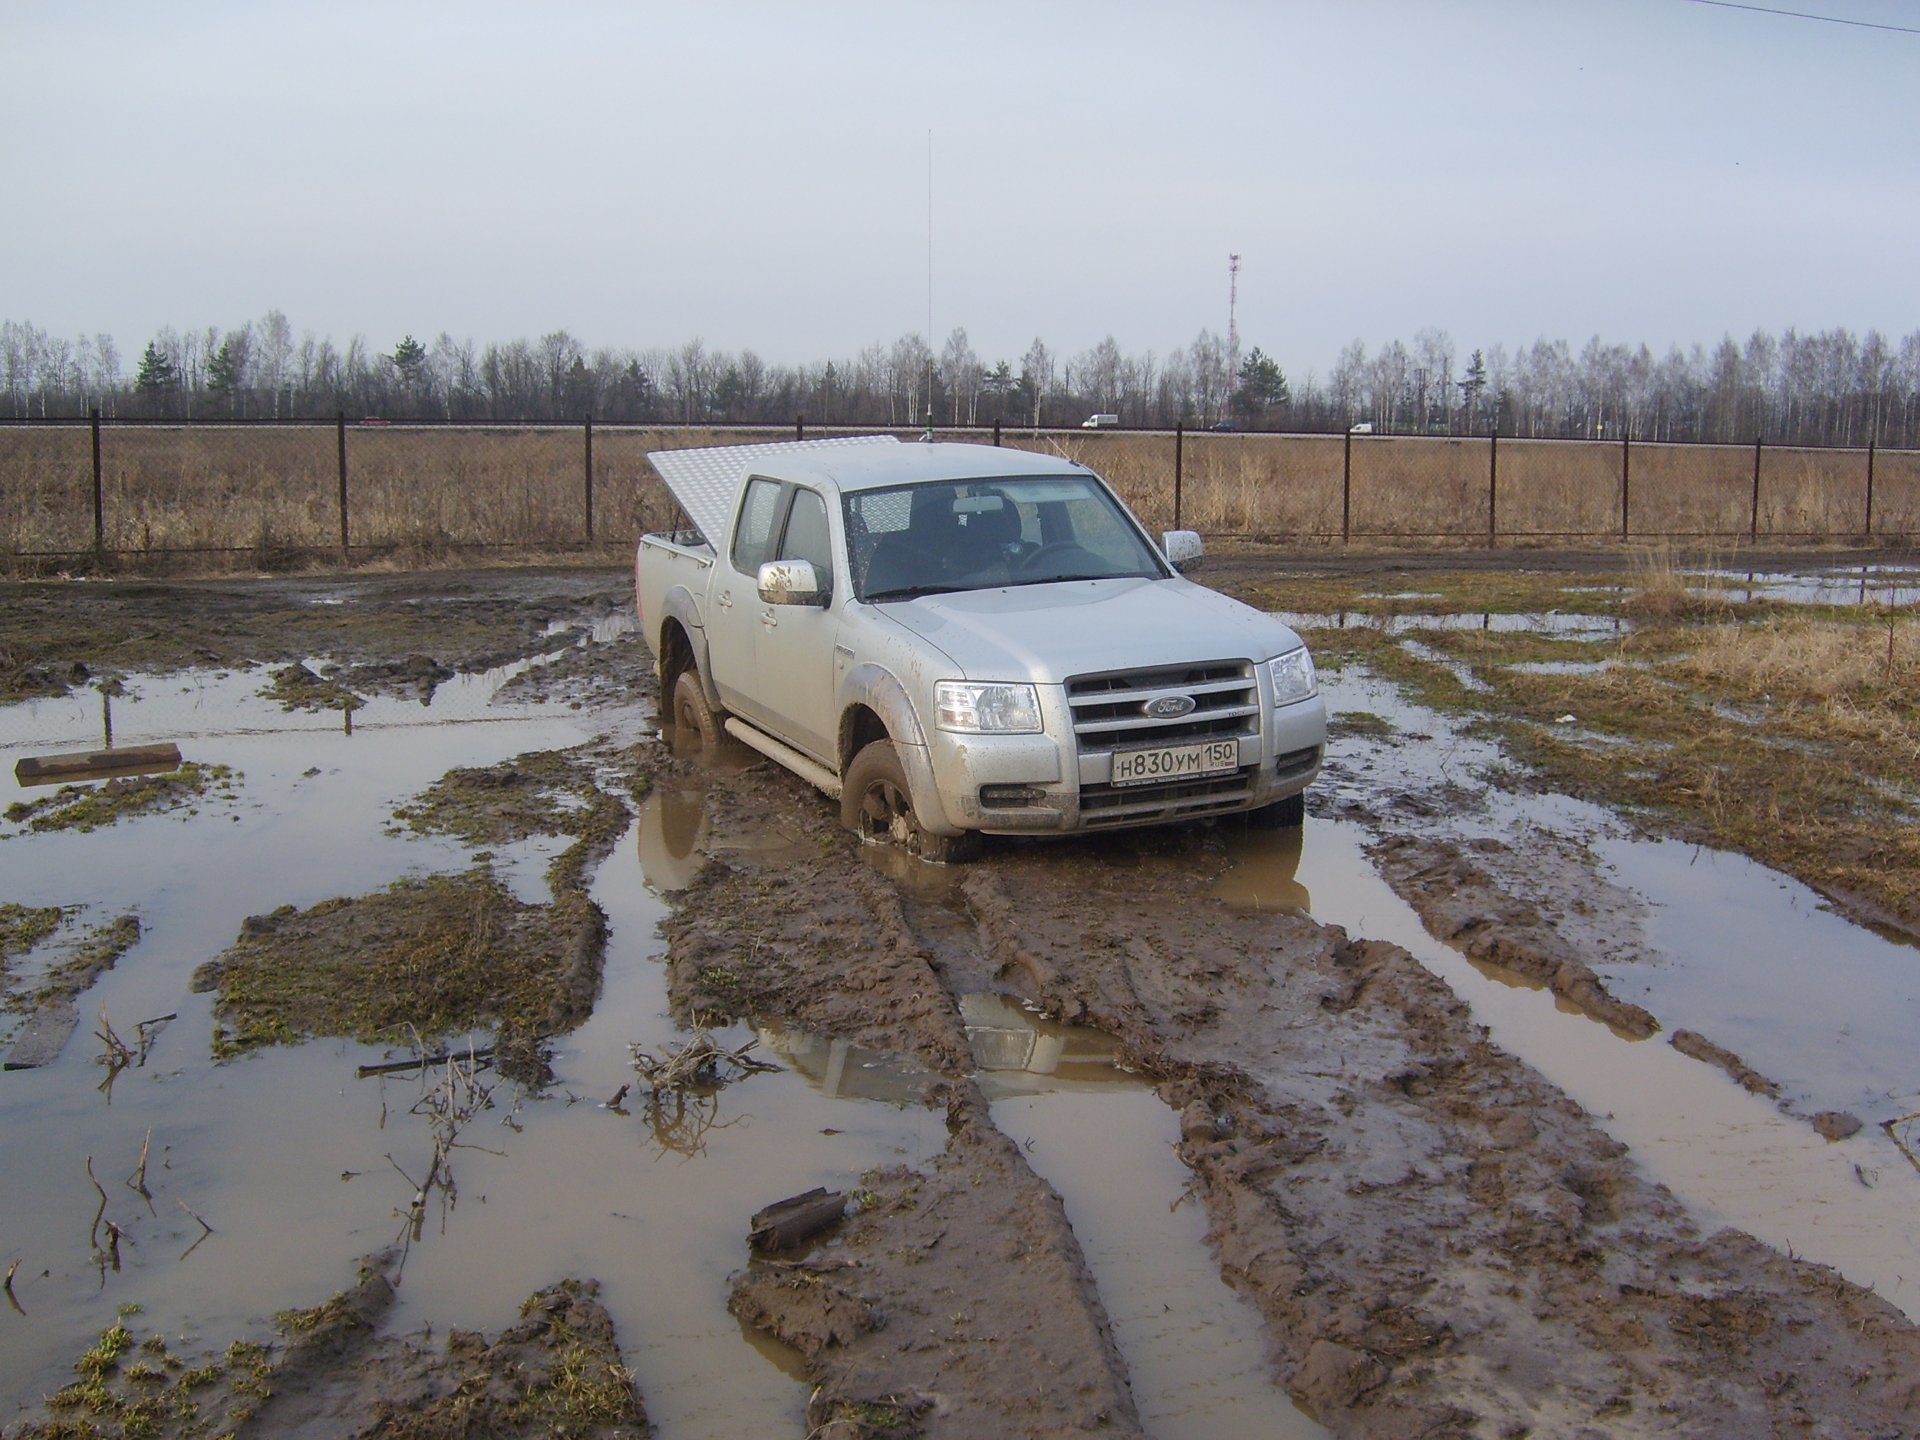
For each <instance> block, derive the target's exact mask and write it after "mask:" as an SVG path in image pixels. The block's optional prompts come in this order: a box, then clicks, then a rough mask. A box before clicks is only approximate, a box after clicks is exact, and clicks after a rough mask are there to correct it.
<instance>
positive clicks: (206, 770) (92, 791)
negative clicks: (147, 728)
mask: <svg viewBox="0 0 1920 1440" xmlns="http://www.w3.org/2000/svg"><path fill="white" fill-rule="evenodd" d="M241 778H242V777H241V775H240V772H239V771H237V770H233V769H231V768H229V767H228V766H225V765H202V764H199V763H197V762H195V761H192V760H189V761H188V762H187V763H186V764H184V765H182V766H181V767H180V768H179V769H178V770H174V771H171V772H169V773H168V774H165V775H122V776H119V777H117V778H115V779H112V780H107V781H103V782H101V783H100V784H98V785H62V786H61V787H60V788H59V789H58V790H55V791H54V792H53V793H52V794H50V795H42V796H40V797H39V798H37V799H34V800H16V801H15V802H14V803H13V804H11V805H9V806H8V807H7V809H6V818H7V819H8V820H10V821H12V822H13V823H14V824H16V825H24V826H26V827H27V829H29V830H34V831H43V832H44V831H49V830H77V831H80V832H83V833H84V832H87V831H92V830H98V829H100V828H101V827H102V826H104V825H112V824H114V823H115V822H116V821H119V820H125V819H128V818H130V817H132V816H135V815H156V814H177V815H179V817H180V818H181V819H183V820H185V819H191V818H192V817H193V816H195V815H198V814H199V813H200V807H201V805H202V804H203V803H205V802H207V801H209V800H223V801H230V800H232V799H233V798H234V795H235V793H236V786H237V784H238V782H239V780H240V779H241Z"/></svg>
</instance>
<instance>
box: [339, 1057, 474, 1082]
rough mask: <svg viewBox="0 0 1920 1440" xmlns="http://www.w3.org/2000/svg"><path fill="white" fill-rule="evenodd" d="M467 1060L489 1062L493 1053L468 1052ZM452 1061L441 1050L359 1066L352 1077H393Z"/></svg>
mask: <svg viewBox="0 0 1920 1440" xmlns="http://www.w3.org/2000/svg"><path fill="white" fill-rule="evenodd" d="M467 1058H468V1060H469V1061H479V1060H491V1059H492V1058H493V1051H492V1050H470V1051H468V1052H467ZM454 1059H455V1056H454V1055H452V1054H451V1053H450V1052H448V1051H445V1050H443V1051H441V1052H440V1053H439V1054H438V1055H420V1056H415V1057H414V1058H413V1059H411V1060H381V1061H377V1062H376V1063H374V1064H372V1065H361V1066H359V1067H358V1068H357V1069H355V1071H354V1075H355V1077H356V1078H358V1079H361V1080H364V1079H366V1078H367V1077H368V1076H369V1075H393V1074H397V1073H398V1072H399V1071H402V1070H424V1069H426V1068H427V1067H428V1066H430V1065H445V1064H448V1063H450V1062H451V1061H453V1060H454Z"/></svg>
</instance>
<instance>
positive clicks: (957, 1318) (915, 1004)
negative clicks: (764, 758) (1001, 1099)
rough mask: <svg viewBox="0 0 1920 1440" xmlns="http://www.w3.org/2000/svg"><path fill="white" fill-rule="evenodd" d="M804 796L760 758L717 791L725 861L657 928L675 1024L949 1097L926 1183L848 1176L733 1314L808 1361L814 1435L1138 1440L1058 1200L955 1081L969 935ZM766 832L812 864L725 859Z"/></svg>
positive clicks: (1120, 1367)
mask: <svg viewBox="0 0 1920 1440" xmlns="http://www.w3.org/2000/svg"><path fill="white" fill-rule="evenodd" d="M812 799H813V797H812V796H811V794H810V793H802V792H799V791H798V790H797V787H795V786H794V785H793V784H792V783H791V782H788V781H787V780H786V779H785V778H784V777H783V776H781V775H779V774H778V773H777V772H771V771H770V769H769V768H768V767H756V768H755V769H752V770H748V771H746V772H743V773H741V774H738V775H735V776H728V777H722V778H718V779H716V781H715V783H714V785H713V788H712V790H711V791H710V792H709V796H708V805H709V815H710V817H711V819H712V827H713V828H712V832H711V833H712V835H713V837H715V838H714V840H712V841H710V844H711V845H712V848H713V849H714V850H715V851H718V852H720V853H717V854H715V856H714V858H712V859H711V860H710V861H709V862H708V864H707V866H706V868H705V869H704V870H703V871H702V872H701V873H700V874H699V875H698V876H697V877H696V878H695V879H694V880H693V881H692V883H691V884H689V885H688V886H687V887H686V888H685V889H684V890H682V891H680V892H679V893H678V894H677V895H676V896H675V905H676V908H675V911H674V913H673V914H672V915H671V916H670V917H669V918H668V920H667V921H666V922H665V923H664V924H663V926H662V929H663V933H664V934H665V935H666V937H667V942H668V948H667V968H668V991H669V997H670V1000H671V1003H672V1005H673V1008H674V1012H675V1015H676V1017H678V1018H680V1019H681V1020H682V1021H683V1023H698V1022H701V1021H716V1020H719V1019H721V1018H726V1019H743V1018H747V1017H752V1018H753V1019H755V1020H757V1021H761V1022H765V1021H767V1020H770V1019H775V1018H777V1019H779V1020H780V1021H782V1022H785V1023H789V1024H792V1025H796V1026H799V1027H802V1028H805V1029H808V1030H814V1031H817V1032H820V1033H823V1034H827V1035H831V1036H834V1037H835V1038H839V1039H844V1040H847V1041H849V1042H851V1043H853V1044H856V1045H860V1046H863V1047H867V1048H869V1049H873V1050H878V1051H883V1052H891V1053H894V1054H898V1055H904V1056H910V1057H912V1058H913V1059H914V1060H916V1061H918V1062H919V1063H920V1064H921V1065H922V1066H924V1067H925V1068H926V1069H927V1070H928V1071H929V1072H930V1074H931V1075H933V1076H935V1077H937V1078H936V1079H935V1080H934V1081H933V1082H932V1084H931V1085H930V1091H929V1096H928V1099H929V1103H940V1102H942V1101H944V1103H945V1106H946V1120H947V1131H948V1139H947V1145H946V1148H945V1150H944V1151H943V1152H942V1154H941V1155H940V1156H939V1157H938V1158H937V1159H936V1160H935V1161H934V1162H933V1164H932V1165H931V1167H929V1168H928V1169H927V1170H925V1171H916V1170H913V1169H908V1168H894V1169H889V1170H886V1171H881V1172H876V1173H872V1174H869V1175H866V1176H863V1177H862V1179H861V1193H860V1196H859V1202H858V1204H857V1206H856V1211H855V1213H854V1214H853V1215H852V1216H851V1217H850V1218H849V1219H848V1220H847V1221H846V1222H845V1224H844V1225H843V1226H842V1227H841V1229H840V1231H839V1232H838V1235H837V1237H836V1239H835V1240H834V1242H833V1243H832V1245H831V1246H830V1247H829V1248H828V1249H826V1250H825V1251H824V1252H822V1253H821V1254H819V1255H818V1256H817V1257H816V1258H815V1260H814V1261H812V1262H810V1263H802V1264H800V1265H797V1266H793V1265H788V1266H772V1265H766V1264H761V1265H757V1266H755V1267H754V1268H751V1269H748V1270H746V1271H743V1272H741V1273H740V1274H738V1275H737V1276H736V1277H735V1282H734V1286H733V1291H732V1295H731V1300H730V1304H731V1308H732V1309H733V1310H734V1312H735V1314H737V1315H738V1316H740V1317H741V1318H742V1319H743V1320H746V1321H747V1322H748V1323H751V1324H753V1325H755V1326H757V1327H759V1328H761V1329H763V1330H765V1331H767V1332H768V1333H770V1334H773V1335H775V1336H777V1337H779V1338H780V1339H782V1340H785V1341H786V1342H787V1343H789V1344H791V1345H793V1346H794V1347H795V1348H796V1349H798V1350H799V1351H800V1352H801V1354H802V1355H803V1356H804V1357H805V1359H806V1368H807V1378H808V1379H809V1381H810V1382H811V1383H812V1384H813V1386H814V1392H813V1396H812V1399H811V1401H810V1402H809V1406H808V1424H809V1426H810V1427H813V1428H814V1429H816V1430H817V1429H820V1428H821V1427H825V1426H829V1425H832V1426H835V1427H836V1428H834V1429H833V1430H832V1432H831V1433H834V1434H847V1435H865V1434H882V1433H884V1434H920V1435H927V1436H943V1435H951V1436H976V1435H981V1434H1005V1435H1029V1436H1036V1437H1054V1436H1061V1437H1064V1436H1069V1435H1078V1434H1082V1433H1084V1432H1086V1431H1088V1430H1093V1429H1098V1430H1100V1431H1101V1432H1102V1433H1105V1434H1110V1435H1114V1436H1117V1437H1126V1436H1140V1435H1143V1434H1144V1432H1143V1431H1142V1430H1141V1428H1140V1424H1139V1420H1138V1417H1137V1414H1136V1413H1135V1409H1134V1405H1133V1400H1132V1397H1131V1395H1130V1393H1129V1391H1128V1388H1127V1382H1126V1377H1125V1367H1124V1364H1123V1362H1122V1361H1121V1358H1120V1355H1119V1351H1118V1349H1117V1347H1116V1346H1115V1344H1114V1341H1113V1338H1112V1335H1111V1331H1110V1325H1109V1322H1108V1318H1107V1315H1106V1313H1105V1311H1104V1309H1103V1308H1102V1306H1101V1303H1100V1299H1099V1296H1098V1294H1097V1292H1096V1290H1095V1288H1094V1282H1093V1277H1092V1273H1091V1271H1090V1270H1089V1269H1088V1267H1087V1263H1086V1259H1085V1257H1084V1255H1083V1254H1082V1252H1081V1249H1080V1246H1079V1243H1078V1241H1077V1240H1076V1239H1075V1237H1074V1234H1073V1230H1072V1227H1071V1226H1070V1225H1069V1223H1068V1221H1067V1217H1066V1212H1065V1209H1064V1207H1063V1206H1062V1204H1061V1202H1060V1199H1059V1197H1058V1196H1057V1195H1056V1194H1055V1193H1054V1191H1053V1190H1052V1188H1051V1187H1050V1186H1048V1185H1047V1184H1046V1182H1045V1181H1043V1180H1041V1179H1040V1178H1039V1177H1038V1176H1037V1175H1035V1174H1034V1172H1033V1171H1032V1169H1031V1168H1030V1167H1029V1166H1028V1165H1027V1163H1026V1160H1025V1158H1024V1156H1023V1155H1022V1154H1021V1151H1020V1148H1019V1146H1018V1145H1017V1144H1015V1143H1014V1142H1013V1141H1011V1140H1010V1139H1008V1138H1007V1137H1006V1136H1005V1135H1003V1134H1002V1133H1001V1132H1000V1131H999V1130H998V1129H997V1128H995V1126H994V1125H993V1122H992V1120H991V1118H990V1117H989V1114H988V1107H987V1104H986V1101H985V1099H984V1097H983V1096H982V1095H981V1093H980V1090H979V1088H978V1086H977V1085H976V1084H975V1083H974V1081H973V1080H972V1079H971V1078H970V1077H971V1073H972V1070H973V1059H972V1055H971V1053H970V1051H969V1049H968V1045H967V1036H966V1029H965V1026H964V1024H963V1022H962V1019H961V1015H960V1010H959V1005H958V1001H957V991H956V989H955V988H954V986H953V985H952V984H951V983H950V981H949V979H948V978H944V976H943V972H945V971H948V970H949V968H950V966H958V967H960V968H964V966H965V964H966V960H967V957H966V955H965V951H966V949H967V946H966V944H965V940H964V927H961V926H956V925H955V924H954V923H952V922H951V921H950V920H948V921H942V920H941V919H939V918H938V917H935V916H932V915H930V914H929V913H927V912H926V910H925V908H924V906H923V905H922V903H921V902H919V901H917V900H915V899H913V898H912V897H910V896H907V895H905V894H903V892H902V891H901V889H900V888H899V887H898V886H896V885H895V884H894V883H893V882H892V881H890V880H888V879H887V878H885V877H884V876H882V875H880V874H879V873H877V872H876V871H875V869H874V868H873V867H872V866H870V865H869V864H868V863H867V860H866V859H865V858H864V857H863V856H862V854H861V853H860V852H861V846H860V844H859V842H858V841H856V840H854V839H853V837H851V836H849V835H845V834H843V833H842V832H840V831H839V830H838V828H837V826H834V825H833V822H832V820H831V818H830V817H829V816H827V815H826V814H825V812H824V810H823V808H822V807H819V806H814V805H812V804H810V803H809V802H811V801H812ZM768 828H774V829H778V830H779V831H781V832H782V833H785V834H789V835H791V834H794V833H798V834H801V835H803V836H804V837H805V841H804V842H803V848H804V849H806V850H808V851H810V852H811V853H807V854H806V855H805V856H804V858H797V859H788V860H780V859H774V860H765V859H756V858H754V857H753V856H752V854H751V852H747V851H739V852H735V853H732V854H729V853H726V847H727V844H728V837H729V834H730V833H731V834H736V835H737V834H739V833H740V832H741V831H742V830H747V831H757V832H761V833H764V832H765V831H766V830H767V829H768ZM915 863H918V862H915ZM916 911H917V912H920V913H919V921H918V923H917V924H916V922H915V919H914V918H913V912H916ZM923 932H924V933H923ZM761 1198H762V1199H764V1200H768V1201H771V1200H773V1199H776V1198H779V1197H775V1196H766V1197H761Z"/></svg>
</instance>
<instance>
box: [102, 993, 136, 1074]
mask: <svg viewBox="0 0 1920 1440" xmlns="http://www.w3.org/2000/svg"><path fill="white" fill-rule="evenodd" d="M93 1033H94V1036H95V1038H97V1039H98V1040H99V1041H100V1043H101V1044H102V1045H104V1046H106V1047H107V1048H106V1053H105V1054H104V1055H102V1056H101V1057H100V1063H101V1064H102V1065H107V1066H111V1067H112V1068H113V1069H114V1070H116V1071H118V1070H124V1069H126V1068H127V1066H129V1065H131V1064H132V1063H133V1047H132V1046H130V1045H128V1044H127V1042H126V1041H124V1040H122V1039H121V1038H120V1036H119V1035H118V1034H116V1033H115V1031H114V1028H113V1022H112V1021H111V1020H109V1019H107V1007H106V1006H104V1005H102V1006H101V1007H100V1028H99V1029H98V1030H96V1031H94V1032H93Z"/></svg>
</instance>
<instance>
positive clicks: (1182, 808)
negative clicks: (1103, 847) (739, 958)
mask: <svg viewBox="0 0 1920 1440" xmlns="http://www.w3.org/2000/svg"><path fill="white" fill-rule="evenodd" d="M648 458H649V459H650V460H651V461H652V462H653V465H654V468H655V469H656V470H658V471H659V473H660V475H661V476H662V478H663V479H665V480H666V482H667V485H668V487H669V488H670V489H671V490H672V492H673V494H674V497H675V499H676V500H678V501H679V503H680V506H681V508H682V509H683V510H684V511H685V512H686V514H687V517H688V518H689V519H690V520H691V521H692V524H693V528H692V529H689V530H681V531H676V532H672V533H668V534H659V535H648V536H645V537H643V538H642V539H641V541H640V545H639V549H638V551H637V553H636V556H635V560H634V586H635V595H636V599H637V601H638V605H639V615H640V626H641V632H642V634H643V635H644V636H645V638H646V641H647V643H648V645H649V646H650V647H651V648H652V650H653V653H654V656H655V660H656V662H657V665H658V668H659V676H660V693H661V697H662V712H663V719H664V720H666V722H667V723H669V724H671V725H672V726H673V727H674V728H675V730H676V732H677V733H678V734H679V735H680V736H681V737H684V738H685V739H688V740H690V741H692V742H693V743H694V744H698V745H705V746H714V745H717V744H718V743H719V741H720V738H721V736H722V735H723V734H724V735H729V736H732V737H733V738H734V739H736V740H738V741H740V742H741V743H742V744H744V745H747V746H749V747H751V748H752V749H754V750H757V751H759V752H761V753H762V754H764V755H767V756H769V757H771V758H772V759H774V760H776V761H778V762H779V763H780V764H782V765H784V766H786V767H787V768H788V769H790V770H792V771H793V772H794V773H796V774H798V775H800V776H801V777H802V778H804V779H806V780H807V781H809V782H811V783H812V784H814V785H816V786H818V787H819V788H820V789H821V790H822V791H824V792H825V793H826V794H827V795H828V796H830V797H834V798H837V799H838V800H839V802H840V809H841V817H842V819H843V821H844V822H845V823H846V824H847V825H848V826H849V827H850V828H852V829H855V830H857V831H859V832H860V833H861V834H863V835H865V836H867V837H870V838H873V839H880V840H892V841H894V842H896V843H898V844H901V845H903V846H904V847H906V848H907V849H909V850H912V851H914V852H915V853H917V854H919V855H921V856H922V857H923V858H926V859H929V860H953V859H959V858H962V854H963V852H965V851H967V850H969V849H970V848H971V847H972V842H974V841H975V839H976V838H977V837H978V836H980V835H983V834H984V835H1058V834H1066V833H1075V832H1087V831H1093V830H1104V829H1110V828H1115V827H1120V826H1135V825H1157V824H1164V823H1167V822H1171V821H1178V820H1186V819H1191V818H1196V817H1202V816H1213V815H1223V814H1230V813H1234V812H1242V811H1244V812H1248V813H1249V815H1250V818H1252V819H1253V820H1254V821H1256V822H1258V823H1264V824H1276V825H1288V824H1293V825H1297V824H1299V823H1300V821H1301V819H1302V817H1303V815H1304V810H1305V807H1304V795H1303V792H1304V791H1305V789H1306V786H1307V784H1308V782H1309V781H1311V780H1312V779H1313V777H1314V776H1315V774H1316V773H1318V771H1319V769H1320V761H1321V755H1322V752H1323V750H1324V748H1325V745H1326V709H1325V706H1324V704H1323V703H1322V701H1321V699H1320V695H1319V687H1318V683H1317V680H1316V677H1315V674H1314V668H1313V661H1312V659H1311V658H1310V657H1309V656H1308V654H1307V651H1306V647H1305V646H1304V645H1303V644H1302V643H1301V641H1300V637H1299V636H1298V635H1296V634H1294V632H1293V631H1292V630H1290V629H1289V628H1288V627H1287V626H1285V625H1284V624H1282V623H1281V622H1280V621H1278V620H1276V619H1274V618H1272V617H1271V616H1268V615H1265V614H1262V613H1261V612H1259V611H1257V610H1254V609H1251V608H1249V607H1248V606H1246V605H1242V604H1240V603H1239V602H1238V601H1235V600H1230V599H1228V598H1227V597H1226V596H1224V595H1221V594H1218V593H1217V592H1215V591H1212V590H1209V589H1206V588H1205V587H1203V586H1200V585H1197V584H1195V583H1193V582H1192V581H1190V580H1188V579H1186V578H1185V577H1184V576H1183V575H1182V574H1181V573H1180V569H1179V568H1178V567H1181V566H1186V565H1190V564H1192V563H1194V562H1197V561H1198V559H1199V556H1200V551H1201V545H1200V537H1199V536H1198V535H1197V534H1195V533H1193V532H1192V531H1179V530H1176V531H1170V532H1168V533H1167V534H1166V535H1165V536H1163V537H1162V543H1161V544H1160V545H1156V544H1155V543H1154V542H1153V540H1152V539H1151V538H1150V537H1149V536H1148V535H1147V533H1146V532H1145V531H1144V530H1143V529H1142V527H1141V525H1140V523H1139V522H1138V521H1137V520H1136V519H1135V518H1134V517H1133V515H1132V514H1131V513H1130V512H1129V511H1128V510H1127V508H1126V506H1125V505H1123V504H1122V503H1121V502H1120V500H1119V498H1118V497H1117V496H1116V495H1115V494H1114V493H1113V492H1112V490H1110V489H1109V488H1108V487H1107V485H1106V483H1105V482H1104V481H1102V480H1101V479H1100V477H1099V476H1097V475H1096V474H1094V473H1093V472H1092V471H1091V470H1089V469H1087V468H1086V467H1085V466H1083V465H1080V464H1077V463H1076V462H1074V461H1071V460H1065V459H1060V458H1057V457H1054V456H1048V455H1039V454H1034V453H1031V452H1028V451H1023V450H1014V449H1002V448H1000V447H997V446H991V445H963V444H950V443H934V442H930V441H928V442H921V443H902V442H900V441H897V440H895V439H893V438H892V437H891V436H859V437H853V438H849V439H833V440H811V441H792V442H786V443H777V444H769V445H732V446H717V447H709V448H703V449H689V450H668V451H659V452H656V453H654V454H651V455H650V456H649V457H648Z"/></svg>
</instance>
